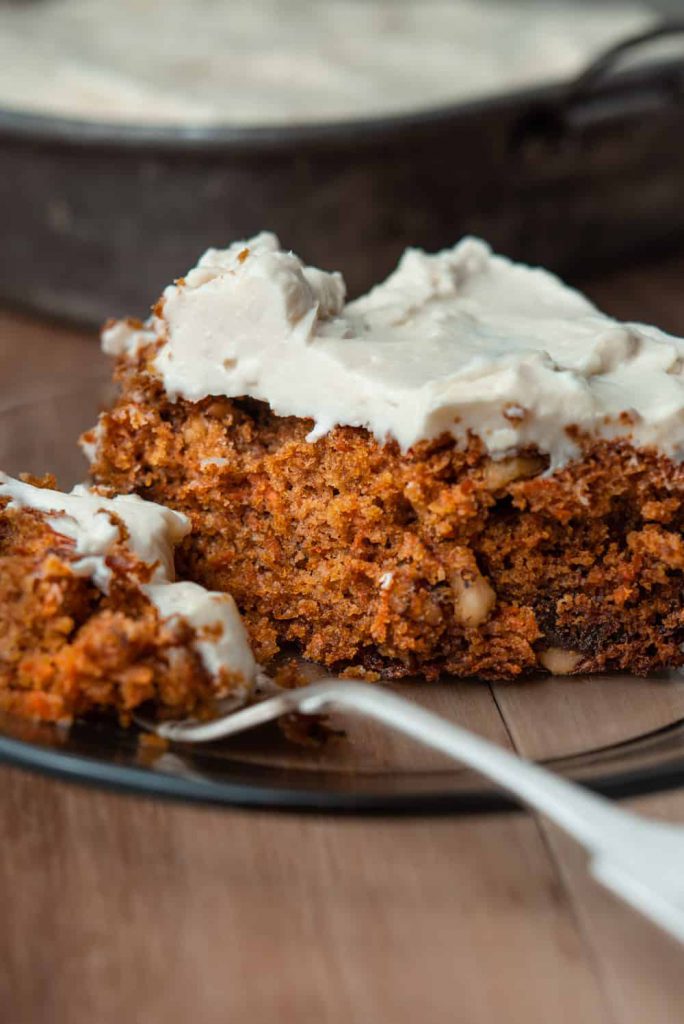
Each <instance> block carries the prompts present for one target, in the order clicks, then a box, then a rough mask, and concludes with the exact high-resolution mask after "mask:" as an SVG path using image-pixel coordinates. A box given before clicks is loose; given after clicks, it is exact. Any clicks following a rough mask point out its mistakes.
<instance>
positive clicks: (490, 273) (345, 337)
mask: <svg viewBox="0 0 684 1024" xmlns="http://www.w3.org/2000/svg"><path fill="white" fill-rule="evenodd" d="M153 338H156V339H158V340H159V348H158V351H157V352H156V354H155V355H154V358H153V362H152V368H153V372H155V373H156V374H158V376H159V377H160V379H161V381H162V382H163V385H164V387H165V390H166V392H167V393H168V395H169V396H170V397H171V399H174V400H175V399H178V398H185V399H188V400H190V401H198V400H200V399H202V398H205V397H207V396H209V395H226V396H228V397H240V396H250V397H252V398H255V399H259V400H261V401H264V402H267V403H268V404H269V405H270V407H271V408H272V410H273V411H274V412H275V413H276V414H277V415H279V416H298V417H305V418H310V419H311V420H313V424H314V425H313V428H312V430H311V432H310V434H309V440H311V441H314V440H316V439H317V438H319V437H321V436H322V435H324V434H325V433H326V432H328V431H329V430H331V429H332V428H333V427H334V426H336V425H347V426H353V427H365V428H366V429H368V430H369V431H371V432H372V433H373V434H374V436H375V437H376V438H377V439H378V441H380V442H384V441H386V440H387V439H388V438H393V439H395V440H396V441H397V442H398V443H399V445H400V446H401V448H402V449H403V450H406V449H409V448H410V447H412V446H413V445H415V444H416V443H417V442H419V441H421V440H426V439H430V438H434V437H437V436H439V435H440V434H442V433H445V432H447V433H451V434H452V435H453V436H454V437H456V438H457V439H458V440H459V441H460V442H463V443H464V442H465V441H466V440H467V437H468V435H469V434H473V435H476V436H477V437H479V438H481V440H482V442H483V443H484V445H485V447H486V449H487V451H488V452H489V453H490V454H491V455H492V456H493V457H495V458H498V457H505V456H507V455H509V454H511V453H513V452H515V451H516V450H519V449H521V448H525V447H527V446H534V447H536V448H538V449H539V450H540V451H542V452H544V453H547V454H548V455H549V456H550V459H551V464H552V466H554V467H555V466H559V465H562V464H563V463H565V462H567V461H568V460H569V459H571V458H573V457H574V456H576V455H577V454H578V447H577V443H576V440H575V436H576V432H577V431H581V432H583V433H587V434H589V435H592V436H599V437H606V438H613V437H623V436H627V437H630V438H631V439H632V440H633V442H634V443H635V444H637V445H639V446H656V447H657V448H659V449H661V450H663V451H664V452H666V453H667V454H669V455H671V456H673V457H675V458H678V459H681V458H682V457H684V368H683V367H684V341H682V339H679V338H675V337H672V336H670V335H667V334H665V333H664V332H662V331H660V330H658V329H657V328H655V327H648V326H645V325H643V324H636V323H621V322H619V321H617V320H614V319H612V318H611V317H609V316H606V315H605V314H603V313H601V312H599V310H597V309H596V307H595V306H593V305H592V303H591V302H590V301H589V300H588V299H587V298H585V297H584V296H583V295H581V294H580V293H579V292H578V291H575V290H574V289H572V288H570V287H568V286H567V285H565V284H564V283H563V282H562V281H560V280H559V278H557V277H556V276H554V275H553V274H550V273H548V272H546V271H544V270H541V269H536V268H531V267H528V266H525V265H523V264H517V263H514V262H512V261H511V260H509V259H507V258H506V257H504V256H499V255H495V254H494V253H493V252H492V250H491V248H490V247H489V246H488V245H487V244H486V243H485V242H483V241H480V240H478V239H476V238H465V239H463V240H462V241H461V242H459V243H458V244H457V245H455V246H454V247H453V248H452V249H445V250H444V251H442V252H439V253H437V254H435V255H428V254H426V253H424V252H422V251H421V250H418V249H409V250H407V252H406V253H405V254H404V256H403V257H402V259H401V260H400V262H399V265H398V267H397V269H396V270H395V271H394V273H392V274H391V275H390V277H388V278H387V280H385V281H384V282H383V283H382V284H379V285H378V286H377V287H375V288H373V289H372V290H371V291H370V292H369V293H368V294H367V295H364V296H363V297H361V298H359V299H356V300H355V301H353V302H349V303H345V286H344V281H343V279H342V277H341V275H340V274H338V273H327V272H325V271H322V270H318V269H316V268H313V267H308V266H306V265H305V264H304V263H303V262H302V260H300V259H299V258H298V257H297V256H295V255H294V254H293V253H291V252H286V251H284V250H283V249H282V248H281V246H280V243H279V241H278V239H277V238H276V237H275V236H274V235H272V234H270V233H268V232H262V233H261V234H259V235H257V236H256V237H255V238H252V239H249V240H247V241H244V242H237V243H235V244H233V245H231V246H229V248H227V249H222V250H218V249H210V250H209V251H208V252H206V253H205V254H204V256H202V258H201V259H200V260H199V263H198V264H197V266H196V267H194V268H193V269H192V270H190V271H189V272H188V274H186V276H185V278H181V279H180V280H179V281H178V282H176V284H174V285H171V286H169V287H168V288H167V289H166V290H165V292H164V294H163V297H162V301H161V303H160V304H159V305H158V306H157V314H156V315H155V316H154V317H153V318H152V319H151V320H150V321H149V322H148V323H147V324H146V325H145V326H144V327H143V328H141V327H140V325H137V326H136V325H134V324H129V325H127V324H126V322H125V321H124V322H121V323H120V324H119V325H116V326H115V327H111V326H110V327H109V329H108V333H107V334H105V338H104V344H105V347H106V348H107V350H108V351H110V352H113V353H116V354H122V353H125V352H128V353H130V354H131V355H133V354H135V353H136V352H137V351H138V349H139V348H140V346H141V344H142V343H144V342H145V341H149V340H151V339H153Z"/></svg>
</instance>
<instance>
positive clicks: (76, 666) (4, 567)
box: [0, 473, 256, 721]
mask: <svg viewBox="0 0 684 1024" xmlns="http://www.w3.org/2000/svg"><path fill="white" fill-rule="evenodd" d="M37 483H40V484H41V486H35V485H34V484H30V483H27V482H23V481H20V480H14V479H12V478H11V477H8V476H6V475H5V474H4V473H0V708H3V709H7V710H10V711H12V712H15V713H19V714H22V715H27V716H30V717H36V718H43V719H47V720H50V721H63V720H69V719H71V718H73V717H74V716H76V715H82V714H84V713H86V712H88V711H91V710H98V709H112V708H113V709H115V710H116V711H117V712H118V713H119V714H120V715H121V716H122V717H123V718H124V719H125V718H126V717H127V716H128V714H129V713H130V712H131V711H132V710H133V709H134V708H136V707H137V706H138V705H140V704H142V703H145V702H148V701H149V702H153V703H154V704H155V705H156V707H157V709H158V711H159V712H160V713H161V714H163V715H170V716H173V717H177V716H183V715H188V714H194V715H198V714H199V715H202V714H209V713H211V711H212V710H213V708H214V705H215V703H216V701H217V699H219V698H223V697H232V696H235V697H236V698H240V699H243V698H244V697H245V696H246V695H247V694H248V693H249V690H250V688H251V686H252V684H253V682H254V678H255V668H256V667H255V662H254V658H253V656H252V653H251V650H250V648H249V644H248V641H247V637H246V634H245V631H244V628H243V626H242V623H241V621H240V616H239V614H238V612H237V609H236V608H235V604H234V602H233V599H232V598H231V597H230V596H229V595H228V594H225V593H220V594H216V593H211V592H209V591H207V590H205V589H204V588H203V587H201V586H199V585H198V584H195V583H192V582H175V581H174V548H175V546H176V545H177V544H178V543H179V542H180V541H182V539H183V538H184V537H185V536H186V535H187V533H188V531H189V529H190V525H189V522H188V520H187V518H186V517H185V516H183V515H181V514H180V513H178V512H173V511H171V510H170V509H167V508H163V507H162V506H161V505H155V504H153V503H151V502H146V501H142V500H141V499H140V498H138V497H136V496H135V495H127V496H126V495H125V496H122V497H116V498H114V499H112V500H110V499H107V498H105V497H102V496H101V495H99V494H97V493H94V492H92V491H88V490H87V489H86V488H83V487H77V488H75V489H74V490H73V491H72V492H71V494H63V493H60V492H59V491H56V490H53V489H51V488H50V487H49V486H43V484H44V483H45V482H44V481H37Z"/></svg>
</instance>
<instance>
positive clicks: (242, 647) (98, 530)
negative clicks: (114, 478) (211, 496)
mask: <svg viewBox="0 0 684 1024" xmlns="http://www.w3.org/2000/svg"><path fill="white" fill-rule="evenodd" d="M0 498H8V499H9V507H10V508H18V509H33V510H35V511H37V512H40V513H44V515H45V521H46V522H47V524H48V525H49V526H50V528H51V529H52V530H54V531H55V532H56V533H58V534H60V535H61V536H63V537H68V538H69V539H71V540H72V541H73V542H74V554H75V555H76V556H77V557H76V558H75V559H74V561H73V562H72V563H71V569H72V571H73V572H74V573H76V574H77V575H79V576H85V577H88V578H89V579H92V581H93V583H94V584H95V585H96V586H97V587H98V588H99V589H100V590H102V591H103V592H104V593H108V591H109V588H110V583H111V580H112V566H111V565H110V563H109V561H108V558H109V556H110V554H112V553H113V548H114V545H115V544H117V542H119V541H121V540H122V539H124V540H125V543H126V544H127V545H128V547H129V548H130V550H131V551H132V552H133V553H134V554H135V555H136V556H137V557H138V558H139V559H140V560H141V561H142V562H144V563H145V564H146V565H147V566H149V568H150V569H151V575H150V579H149V581H143V580H139V581H135V582H136V583H138V585H139V586H140V588H141V590H142V591H143V593H144V594H145V595H146V596H147V598H148V599H149V600H150V601H151V602H152V604H154V605H155V607H156V608H157V610H158V612H159V614H160V615H161V616H162V618H165V619H166V618H171V617H172V616H178V617H180V618H183V619H184V620H185V621H186V622H188V623H189V624H190V625H191V626H192V627H193V628H194V629H195V630H196V633H197V638H196V640H195V644H194V646H195V648H196V650H197V653H198V654H199V655H200V657H201V660H202V662H203V663H204V666H205V668H206V669H207V671H208V673H209V674H210V675H211V676H218V675H220V673H221V670H222V669H225V670H226V671H227V672H230V673H231V674H232V675H236V674H239V675H240V676H242V678H243V680H244V682H245V686H246V687H248V686H251V684H252V682H253V681H254V678H255V673H256V665H255V662H254V658H253V655H252V652H251V649H250V647H249V644H248V641H247V635H246V633H245V630H244V626H243V624H242V621H241V619H240V616H239V613H238V611H237V608H236V606H235V603H234V601H233V599H232V597H231V596H230V595H229V594H223V593H214V592H213V591H209V590H205V588H204V587H201V586H199V585H198V584H196V583H186V582H176V581H175V569H174V554H173V553H174V548H175V547H176V545H177V544H178V543H180V541H181V540H182V539H183V537H185V536H186V535H187V534H188V533H189V531H190V522H189V520H188V519H187V517H186V516H184V515H182V514H181V513H180V512H174V511H173V510H172V509H169V508H166V507H165V506H164V505H157V504H155V503H154V502H151V501H144V500H143V499H142V498H139V497H138V496H137V495H134V494H124V495H118V496H117V497H115V498H104V497H102V496H101V495H99V494H97V493H95V492H93V491H90V490H89V489H88V488H87V487H84V486H82V485H78V486H76V487H74V489H73V490H72V491H71V493H69V494H64V493H63V492H61V491H56V490H51V489H49V488H43V487H34V486H33V485H32V484H28V483H25V482H23V481H21V480H15V479H14V478H13V477H10V476H7V474H5V473H1V472H0ZM113 517H116V518H113ZM120 524H123V526H124V528H125V532H126V535H125V537H124V536H122V530H121V525H120Z"/></svg>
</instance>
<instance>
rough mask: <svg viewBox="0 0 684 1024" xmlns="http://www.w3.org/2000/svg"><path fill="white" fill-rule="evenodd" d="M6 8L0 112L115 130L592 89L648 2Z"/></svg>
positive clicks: (142, 1)
mask: <svg viewBox="0 0 684 1024" xmlns="http://www.w3.org/2000/svg"><path fill="white" fill-rule="evenodd" d="M163 15H164V16H163V17H160V16H159V3H158V2H157V0H119V2H117V3H112V2H111V0H41V3H40V4H31V3H16V2H15V3H13V2H8V0H6V2H1V3H0V105H2V107H4V108H7V107H10V108H13V109H15V110H16V109H18V110H22V111H32V112H35V113H39V114H53V115H55V114H58V115H60V114H61V115H64V116H67V117H77V118H87V119H89V120H97V121H108V122H117V121H118V122H121V121H123V122H133V123H136V122H137V123H142V124H146V123H147V124H172V125H173V124H175V125H196V126H200V125H215V124H232V125H238V124H239V125H265V124H291V123H293V122H302V121H303V122H307V121H309V122H310V121H326V120H346V119H349V118H356V117H368V116H378V115H386V114H398V113H403V112H405V111H416V110H421V109H423V108H426V107H430V106H434V105H436V104H440V105H441V104H444V103H453V102H455V101H459V100H465V99H470V98H476V97H479V96H481V95H485V94H489V95H491V94H492V93H497V92H505V91H508V90H511V89H517V88H521V87H525V86H531V85H538V84H540V83H542V82H544V83H546V82H551V81H562V80H563V79H566V78H569V77H570V76H572V75H576V74H578V73H579V72H580V71H581V70H582V68H583V67H584V66H585V64H586V63H587V61H589V60H590V59H591V58H592V57H593V56H594V55H596V54H598V53H600V52H601V51H602V50H603V49H604V48H605V47H607V46H609V45H611V44H613V43H615V42H617V41H618V40H619V39H621V38H624V37H625V36H627V35H629V34H630V33H635V32H638V31H643V29H645V28H646V27H647V26H649V25H651V24H652V23H653V21H654V15H653V11H652V10H650V4H648V3H646V2H645V0H644V2H642V0H592V2H591V3H585V4H583V6H582V13H581V17H577V10H576V3H574V2H573V0H554V2H553V3H549V0H527V2H526V3H510V0H488V2H487V3H486V4H483V3H482V2H481V0H401V2H397V0H363V3H359V0H326V2H325V3H320V4H316V3H314V4H312V3H310V2H308V0H249V3H244V2H242V3H240V2H237V0H222V2H217V0H193V2H192V3H188V2H187V0H164V12H163Z"/></svg>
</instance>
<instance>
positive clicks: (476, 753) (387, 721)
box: [293, 679, 639, 851]
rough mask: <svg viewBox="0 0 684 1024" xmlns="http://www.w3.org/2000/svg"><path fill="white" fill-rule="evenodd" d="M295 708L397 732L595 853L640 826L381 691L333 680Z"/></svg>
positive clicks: (578, 790)
mask: <svg viewBox="0 0 684 1024" xmlns="http://www.w3.org/2000/svg"><path fill="white" fill-rule="evenodd" d="M293 693H294V694H296V693H297V691H296V690H295V691H293ZM297 707H298V710H299V711H301V712H302V713H304V714H321V713H325V712H327V711H330V710H332V709H341V710H345V711H349V712H356V713H357V714H361V715H365V716H367V717H370V718H373V719H375V720H376V721H378V722H381V723H383V724H384V725H387V726H389V727H390V728H392V729H396V730H397V731H398V732H401V733H404V735H406V736H410V737H411V738H412V739H414V740H417V741H418V742H419V743H422V744H424V745H425V746H427V747H431V748H432V749H434V750H439V751H441V752H442V753H443V754H446V755H447V756H448V757H452V758H453V759H454V760H456V761H459V762H461V763H462V764H467V765H468V766H469V767H471V768H474V769H476V770H477V771H478V772H479V773H480V774H481V775H484V776H485V777H486V778H489V779H491V780H492V781H493V782H496V783H497V784H498V785H499V786H501V787H502V788H503V789H505V790H508V791H509V792H510V793H513V794H514V795H515V796H516V797H517V798H518V799H519V800H520V801H521V802H522V803H524V804H526V805H528V806H529V807H532V808H534V809H535V810H537V811H540V812H542V813H543V814H546V815H547V816H548V817H549V818H551V819H552V820H553V821H555V822H556V824H557V825H559V826H560V827H561V828H563V829H564V830H565V831H566V832H568V833H569V834H570V835H572V836H573V837H574V838H575V839H576V840H578V841H579V842H580V843H582V844H583V845H584V846H586V847H588V848H590V849H591V850H594V851H600V850H602V849H604V848H607V847H611V848H612V847H614V844H615V841H616V840H618V839H619V838H620V834H622V833H623V832H626V831H629V832H630V833H631V831H632V829H633V828H634V825H635V823H637V822H638V820H639V819H637V817H636V815H632V814H631V813H630V812H627V811H623V810H621V809H620V808H618V807H616V806H615V805H614V804H612V803H611V802H610V801H608V800H606V799H605V798H604V797H601V796H597V795H596V794H594V793H589V792H587V791H586V790H585V789H583V788H582V787H581V786H579V785H577V784H576V783H574V782H570V781H569V780H567V779H562V778H560V777H559V776H557V775H554V774H552V773H551V772H549V771H548V770H547V769H545V768H542V767H540V766H538V765H536V764H533V763H531V762H529V761H526V760H523V759H522V758H521V757H519V756H518V755H517V754H514V753H512V752H510V751H508V750H504V749H503V748H502V747H500V746H499V745H498V744H495V743H492V742H491V741H489V740H485V739H483V738H482V737H481V736H476V735H475V734H473V733H471V732H469V731H468V730H466V729H463V728H461V727H460V726H458V725H455V724H454V723H452V722H448V721H446V720H445V719H443V718H441V717H440V716H438V715H435V714H433V713H432V712H431V711H427V710H425V709H424V708H421V707H418V706H417V705H416V704H413V703H412V702H410V701H407V700H405V699H404V698H402V697H398V696H397V695H396V694H393V693H389V692H388V691H387V690H383V689H381V688H380V687H376V686H369V685H368V684H365V683H352V682H347V681H345V682H340V681H337V680H334V679H332V680H330V681H325V682H320V683H315V684H313V686H310V687H307V696H304V694H303V692H300V694H299V700H298V701H297Z"/></svg>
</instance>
